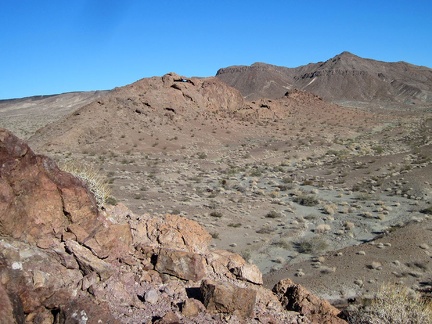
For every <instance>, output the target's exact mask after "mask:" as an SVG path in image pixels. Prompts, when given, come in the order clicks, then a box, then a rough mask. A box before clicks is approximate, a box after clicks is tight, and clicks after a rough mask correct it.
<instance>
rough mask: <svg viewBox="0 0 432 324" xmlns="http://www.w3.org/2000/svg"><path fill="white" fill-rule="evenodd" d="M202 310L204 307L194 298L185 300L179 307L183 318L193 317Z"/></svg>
mask: <svg viewBox="0 0 432 324" xmlns="http://www.w3.org/2000/svg"><path fill="white" fill-rule="evenodd" d="M204 310H205V307H204V305H203V304H202V303H201V302H200V301H199V300H198V299H194V298H188V299H186V300H185V301H184V303H183V304H182V307H181V312H182V315H183V316H185V317H195V316H197V315H198V314H199V313H200V312H203V311H204Z"/></svg>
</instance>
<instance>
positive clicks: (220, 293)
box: [200, 280, 257, 317]
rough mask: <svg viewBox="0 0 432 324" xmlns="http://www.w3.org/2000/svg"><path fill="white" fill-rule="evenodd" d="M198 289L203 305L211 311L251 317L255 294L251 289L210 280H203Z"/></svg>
mask: <svg viewBox="0 0 432 324" xmlns="http://www.w3.org/2000/svg"><path fill="white" fill-rule="evenodd" d="M200 289H201V293H202V295H203V298H204V305H205V307H206V308H207V311H209V312H211V313H228V314H234V315H238V316H241V317H251V316H252V314H253V310H254V307H255V302H256V296H257V293H256V291H255V290H253V289H249V288H241V287H237V286H235V285H232V284H230V283H223V284H222V283H216V282H214V281H211V280H204V281H203V282H202V283H201V287H200Z"/></svg>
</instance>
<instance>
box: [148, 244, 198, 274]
mask: <svg viewBox="0 0 432 324" xmlns="http://www.w3.org/2000/svg"><path fill="white" fill-rule="evenodd" d="M155 269H156V271H158V272H161V273H165V274H169V275H172V276H176V277H177V278H180V279H184V280H192V281H199V280H201V279H202V278H203V277H204V276H205V274H206V272H205V259H204V258H203V257H202V256H201V255H199V254H197V253H192V252H184V251H177V250H171V249H160V252H159V254H158V256H157V262H156V267H155Z"/></svg>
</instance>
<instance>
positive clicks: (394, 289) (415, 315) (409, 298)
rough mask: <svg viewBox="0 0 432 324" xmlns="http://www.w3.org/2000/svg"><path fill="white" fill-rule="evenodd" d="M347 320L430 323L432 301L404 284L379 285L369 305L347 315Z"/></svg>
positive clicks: (372, 322) (356, 322)
mask: <svg viewBox="0 0 432 324" xmlns="http://www.w3.org/2000/svg"><path fill="white" fill-rule="evenodd" d="M349 322H350V323H353V324H360V323H371V324H375V323H376V324H378V323H392V324H403V323H412V324H420V323H429V324H430V323H432V301H430V300H428V301H426V300H425V299H423V298H422V296H421V295H420V294H419V293H417V292H414V291H412V290H409V289H408V288H406V287H404V286H396V285H393V284H385V285H383V286H381V288H380V289H379V291H378V292H377V294H376V296H375V298H374V299H373V300H372V302H371V303H370V305H368V306H364V307H362V308H360V309H357V310H355V311H353V312H351V314H350V315H349Z"/></svg>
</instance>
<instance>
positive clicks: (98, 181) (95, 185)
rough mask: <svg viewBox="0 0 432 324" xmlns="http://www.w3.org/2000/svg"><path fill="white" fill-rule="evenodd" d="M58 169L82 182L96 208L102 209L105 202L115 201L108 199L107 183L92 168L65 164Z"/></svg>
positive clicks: (72, 163) (108, 189)
mask: <svg viewBox="0 0 432 324" xmlns="http://www.w3.org/2000/svg"><path fill="white" fill-rule="evenodd" d="M60 168H61V169H62V170H63V171H65V172H69V173H70V174H72V175H73V176H75V177H76V178H78V179H80V180H81V181H82V182H84V184H85V185H86V186H87V188H88V189H89V190H90V192H91V193H92V194H93V195H94V197H95V199H96V204H97V206H98V208H102V207H103V206H104V205H105V203H106V202H108V203H110V204H112V203H113V202H114V200H115V199H114V198H112V197H110V192H111V190H110V188H109V185H108V181H107V180H106V179H105V177H103V176H102V174H101V173H100V172H99V171H98V170H96V169H95V168H94V167H93V166H91V165H85V164H81V163H76V162H66V163H63V164H60ZM115 203H117V202H115Z"/></svg>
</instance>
